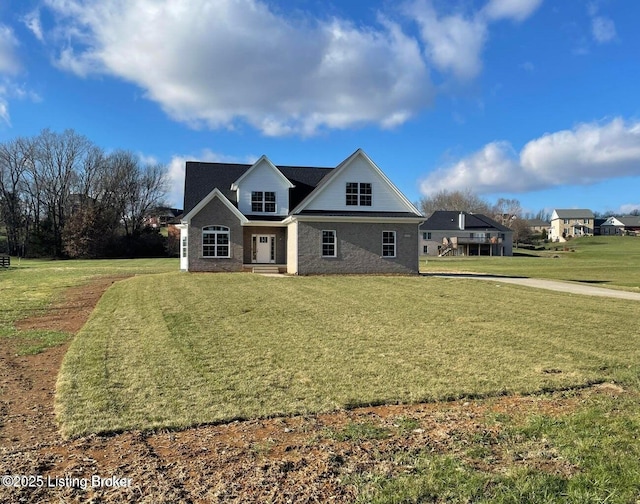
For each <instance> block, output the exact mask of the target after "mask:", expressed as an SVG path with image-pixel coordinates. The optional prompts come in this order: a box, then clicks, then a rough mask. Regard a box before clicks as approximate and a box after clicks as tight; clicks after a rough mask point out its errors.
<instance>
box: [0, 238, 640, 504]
mask: <svg viewBox="0 0 640 504" xmlns="http://www.w3.org/2000/svg"><path fill="white" fill-rule="evenodd" d="M579 243H582V242H578V241H576V242H573V243H572V245H573V244H575V245H576V252H565V253H563V252H558V255H560V256H561V257H560V258H559V259H548V260H547V259H545V258H524V257H523V258H502V259H500V258H493V259H492V260H489V259H484V258H475V259H474V260H473V263H471V261H469V262H467V261H465V260H452V261H442V262H439V261H438V263H440V264H441V265H444V267H447V268H449V267H450V268H451V269H450V270H453V271H456V270H461V269H464V270H471V269H472V268H470V267H467V265H468V264H473V265H474V268H473V269H475V270H477V271H482V270H484V271H486V272H491V273H498V274H521V275H523V276H540V277H547V278H549V275H551V273H552V272H553V271H555V272H554V273H553V274H554V275H556V276H551V278H554V277H556V278H565V279H578V280H580V279H582V280H596V279H597V278H596V277H594V276H593V275H595V274H596V272H595V270H593V271H591V272H585V271H586V270H583V269H581V268H580V267H579V264H580V261H583V264H585V267H586V268H587V269H588V265H589V264H596V263H599V264H608V268H609V270H610V271H608V272H605V273H606V275H607V277H608V278H609V279H610V280H611V279H613V280H612V281H611V283H615V284H616V285H617V286H620V287H625V285H622V284H623V283H624V281H625V275H624V274H622V272H621V271H622V270H624V266H623V261H621V260H619V259H618V260H616V259H615V258H607V257H598V254H599V253H598V252H597V250H606V249H607V247H609V246H608V245H601V246H599V247H597V246H596V247H593V250H594V252H593V253H592V252H590V251H589V250H590V249H589V245H586V246H585V247H582V246H578V245H579ZM635 243H636V242H630V241H629V242H626V243H625V244H624V245H625V246H627V245H628V246H629V247H632V246H635ZM596 249H597V250H596ZM629 250H631V249H629ZM629 250H627V255H626V257H631V258H632V260H633V261H634V263H635V268H636V270H637V265H638V264H640V258H638V256H637V255H633V254H628V252H629ZM553 253H555V251H553ZM476 259H480V260H479V261H477V260H476ZM458 261H459V262H458ZM520 261H522V262H520ZM525 261H531V262H525ZM538 261H543V262H544V261H549V263H550V264H552V265H554V264H555V263H556V262H557V263H559V264H565V266H564V267H557V266H552V267H545V268H542V267H540V266H532V265H533V264H542V262H540V263H538ZM433 263H437V262H436V261H433ZM13 264H14V266H12V268H11V269H10V270H8V271H0V306H2V308H3V309H2V310H0V337H4V338H14V339H16V340H18V341H21V340H25V341H31V340H32V339H34V338H35V339H38V338H40V337H42V338H44V336H46V335H39V334H35V333H37V331H17V330H16V329H15V327H14V325H13V324H14V323H15V321H16V320H18V319H21V318H24V317H27V316H30V315H32V314H34V313H38V312H39V311H40V310H43V309H45V308H46V307H47V306H48V305H49V304H50V303H52V302H53V301H55V300H56V299H57V298H59V296H60V295H61V294H62V293H63V292H64V290H65V289H66V288H68V287H72V286H75V285H79V284H81V283H85V282H88V281H90V279H91V278H93V277H95V276H100V275H118V274H121V275H134V274H136V275H137V276H135V277H133V278H129V279H127V280H123V281H121V282H118V283H116V284H114V285H113V286H112V287H111V288H110V289H109V290H108V291H107V292H106V294H105V296H104V297H103V298H102V300H101V301H100V303H99V305H98V307H97V309H96V310H95V311H94V313H93V314H92V316H91V318H90V320H89V322H88V323H87V324H86V325H85V327H84V328H83V330H82V331H81V332H80V333H79V334H78V335H77V337H76V338H75V339H74V341H73V343H72V345H71V347H70V350H69V352H68V353H67V356H66V358H65V362H64V364H63V369H62V371H61V374H60V376H59V381H58V393H57V397H56V409H57V413H58V419H59V421H60V425H61V428H62V430H63V432H64V433H65V434H66V435H70V436H76V435H81V434H84V433H90V432H108V431H118V430H122V429H129V428H136V429H153V428H159V427H185V426H189V425H196V424H199V423H208V422H219V421H226V420H230V419H232V418H248V417H267V416H272V415H278V414H289V413H296V412H298V413H300V412H304V413H312V412H315V411H329V410H333V409H336V408H343V407H353V406H356V405H360V404H377V403H382V402H390V403H395V402H417V401H432V400H439V399H452V398H462V397H465V398H467V397H468V398H472V397H479V398H481V397H488V399H486V400H484V401H482V404H487V407H488V413H487V415H486V417H485V418H481V417H478V418H475V419H474V420H473V422H474V425H475V427H474V429H473V430H472V431H470V432H467V431H456V430H453V431H451V432H450V433H449V436H448V437H447V438H446V440H445V441H444V445H445V446H444V448H443V447H442V446H441V445H439V444H438V443H440V442H441V441H442V440H441V441H438V443H436V444H435V445H432V444H431V443H430V442H427V443H426V444H425V445H424V448H416V447H415V446H414V447H413V448H411V449H410V450H406V449H404V448H403V446H406V444H405V441H404V440H405V438H407V440H408V438H410V437H411V436H414V435H415V434H414V433H413V432H414V430H415V429H416V428H419V427H420V426H421V424H420V420H419V419H416V418H412V417H411V416H406V417H401V418H396V419H395V420H391V422H392V423H384V422H382V423H381V421H380V420H376V419H375V416H372V417H371V420H368V421H367V422H366V423H353V424H349V425H346V426H345V427H344V429H341V430H335V431H329V432H327V433H326V435H327V436H329V437H331V439H335V440H338V441H349V442H354V443H358V442H362V443H365V444H366V445H368V446H370V449H369V452H370V453H371V454H372V457H373V460H374V464H373V465H370V466H363V468H362V469H361V470H358V471H356V472H348V473H345V474H342V475H341V478H342V479H343V481H344V484H347V485H356V487H357V488H358V495H359V497H358V502H376V503H399V502H445V501H446V502H505V503H506V502H509V503H520V502H536V503H537V502H550V503H551V502H581V503H582V502H584V503H586V502H592V503H600V502H615V503H627V502H637V501H638V500H640V464H638V459H639V457H640V408H639V406H638V404H639V403H640V380H639V376H640V359H639V357H640V355H639V354H640V345H639V343H640V342H639V341H638V340H639V338H640V319H639V318H638V317H637V316H635V314H636V313H637V312H638V304H637V303H634V302H631V301H619V300H609V299H604V298H592V297H587V296H575V295H569V294H562V293H555V292H550V291H542V290H536V289H527V288H524V287H519V286H515V285H501V284H497V283H493V282H475V281H472V280H460V279H454V280H452V279H444V278H434V277H357V276H354V277H339V276H335V277H306V278H305V277H294V278H269V277H261V276H257V275H250V274H230V275H226V274H213V275H208V274H202V275H199V274H184V273H179V272H177V271H176V269H177V261H176V260H175V259H174V260H140V261H21V262H20V263H18V262H17V261H15V260H14V263H13ZM428 264H429V267H430V268H431V267H432V266H433V265H432V261H431V260H429V263H428ZM545 264H546V262H545ZM440 267H442V266H440ZM485 268H487V269H485ZM491 268H495V269H491ZM554 268H556V269H555V270H554ZM565 268H567V269H569V271H568V272H567V271H565ZM435 269H437V268H435ZM628 269H629V271H628V273H627V276H628V277H630V278H633V277H634V275H636V273H634V271H632V270H633V266H631V267H629V268H628ZM563 271H564V273H563ZM565 274H566V275H567V276H562V275H565ZM557 275H560V276H557ZM576 275H581V276H577V277H576ZM614 281H615V282H614ZM634 282H635V283H634ZM636 284H637V282H636V281H635V280H631V281H630V285H627V286H626V288H633V287H634V286H635V285H636ZM54 336H55V335H54ZM58 337H59V339H60V340H65V339H68V338H69V335H68V334H60V335H58ZM53 340H55V337H54V338H53ZM51 344H55V341H52V342H51ZM604 380H607V381H610V380H613V381H616V382H617V383H619V384H621V385H622V386H623V387H624V388H625V391H624V392H623V393H621V394H619V395H618V394H615V395H611V396H610V395H607V394H598V393H594V394H587V395H586V396H585V397H583V396H580V400H579V402H576V404H575V406H574V408H572V409H571V410H569V411H567V412H564V413H559V414H551V413H542V412H540V413H538V414H532V415H528V416H525V417H524V418H523V417H519V416H517V415H511V414H510V412H507V413H500V414H498V415H496V414H491V413H490V411H491V407H490V405H491V403H492V401H497V400H498V399H497V398H495V399H492V398H491V397H492V396H496V395H500V394H505V393H512V392H522V393H528V392H536V393H539V392H541V391H542V393H541V394H540V395H539V396H538V398H537V399H536V401H537V400H539V401H548V402H551V403H555V402H556V401H562V400H565V399H567V400H569V401H571V400H572V398H573V397H574V396H575V394H577V392H576V391H575V390H576V389H575V388H572V387H577V388H579V387H581V386H583V385H586V384H589V383H593V382H600V381H604ZM558 389H561V390H562V389H564V390H565V392H561V393H557V392H555V393H552V392H549V391H552V390H558ZM545 391H546V392H545ZM576 397H578V396H576ZM461 404H462V403H461V402H454V403H443V404H442V405H441V407H440V408H439V409H438V412H439V413H438V414H437V415H438V416H437V418H436V421H438V422H443V426H446V425H447V422H448V420H447V419H448V418H449V413H448V409H449V408H452V409H455V408H459V407H460V405H461ZM457 414H458V415H459V414H460V413H457ZM389 437H396V438H398V439H397V444H396V446H397V449H394V450H392V451H388V450H387V451H385V450H382V449H381V450H379V451H378V449H377V448H376V446H377V445H376V443H378V442H385V440H387V439H389ZM439 439H440V438H439ZM309 442H313V440H309ZM409 445H412V444H411V442H409ZM563 467H566V468H567V469H566V471H564V470H560V471H559V472H558V468H560V469H562V468H563Z"/></svg>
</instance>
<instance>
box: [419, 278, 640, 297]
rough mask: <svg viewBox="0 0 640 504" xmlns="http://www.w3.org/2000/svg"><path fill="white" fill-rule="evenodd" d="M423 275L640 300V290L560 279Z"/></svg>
mask: <svg viewBox="0 0 640 504" xmlns="http://www.w3.org/2000/svg"><path fill="white" fill-rule="evenodd" d="M422 275H423V276H427V277H429V276H431V277H441V278H470V279H473V280H489V281H492V282H503V283H510V284H517V285H524V286H526V287H535V288H536V289H548V290H552V291H558V292H568V293H570V294H581V295H584V296H601V297H609V298H617V299H630V300H632V301H640V293H639V292H628V291H622V290H614V289H605V288H603V287H595V286H593V285H584V284H580V283H574V282H561V281H558V280H543V279H541V278H527V277H508V276H499V275H482V274H475V273H422Z"/></svg>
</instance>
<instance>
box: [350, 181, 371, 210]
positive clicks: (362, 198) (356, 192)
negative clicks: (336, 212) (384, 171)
mask: <svg viewBox="0 0 640 504" xmlns="http://www.w3.org/2000/svg"><path fill="white" fill-rule="evenodd" d="M346 194H347V206H371V183H370V182H347V193H346Z"/></svg>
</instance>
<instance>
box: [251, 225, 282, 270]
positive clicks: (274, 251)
mask: <svg viewBox="0 0 640 504" xmlns="http://www.w3.org/2000/svg"><path fill="white" fill-rule="evenodd" d="M242 231H243V261H242V262H243V264H242V270H243V271H258V272H262V271H264V272H271V273H277V272H280V273H284V272H286V270H287V228H286V227H285V226H278V225H275V223H271V222H270V223H268V224H267V225H249V226H243V228H242Z"/></svg>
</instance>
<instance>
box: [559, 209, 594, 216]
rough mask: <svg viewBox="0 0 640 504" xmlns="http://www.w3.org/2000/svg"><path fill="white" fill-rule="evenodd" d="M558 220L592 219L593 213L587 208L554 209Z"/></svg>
mask: <svg viewBox="0 0 640 504" xmlns="http://www.w3.org/2000/svg"><path fill="white" fill-rule="evenodd" d="M555 212H556V214H557V215H558V218H559V219H593V212H592V211H591V210H589V209H588V208H569V209H566V208H556V209H555Z"/></svg>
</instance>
